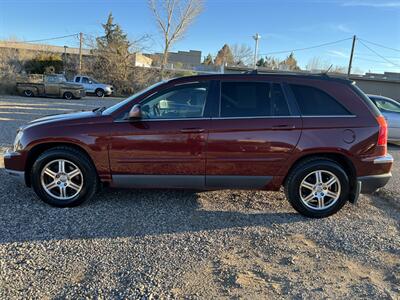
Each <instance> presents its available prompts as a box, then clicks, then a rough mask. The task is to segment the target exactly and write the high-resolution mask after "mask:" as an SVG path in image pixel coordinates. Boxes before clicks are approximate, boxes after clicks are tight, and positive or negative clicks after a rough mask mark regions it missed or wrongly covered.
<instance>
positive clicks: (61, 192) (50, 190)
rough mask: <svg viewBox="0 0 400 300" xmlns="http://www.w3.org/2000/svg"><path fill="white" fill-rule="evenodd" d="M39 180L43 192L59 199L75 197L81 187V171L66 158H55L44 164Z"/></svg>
mask: <svg viewBox="0 0 400 300" xmlns="http://www.w3.org/2000/svg"><path fill="white" fill-rule="evenodd" d="M40 180H41V184H42V187H43V189H44V190H45V192H46V193H47V194H48V195H50V196H51V197H54V198H56V199H59V200H69V199H72V198H74V197H76V196H77V195H78V194H79V193H80V191H81V190H82V187H83V175H82V171H81V170H80V169H79V167H78V166H77V165H75V164H74V163H73V162H71V161H69V160H66V159H56V160H53V161H51V162H49V163H48V164H46V165H45V167H44V168H43V169H42V172H41V176H40Z"/></svg>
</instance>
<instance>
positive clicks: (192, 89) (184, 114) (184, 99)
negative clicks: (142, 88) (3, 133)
mask: <svg viewBox="0 0 400 300" xmlns="http://www.w3.org/2000/svg"><path fill="white" fill-rule="evenodd" d="M207 91H208V84H203V83H199V84H190V85H183V86H178V87H174V88H172V89H169V90H167V91H163V92H161V93H158V94H157V95H155V96H154V97H152V98H151V99H148V100H145V101H144V102H143V103H141V106H142V114H143V119H181V118H200V117H203V114H204V107H205V104H206V98H207Z"/></svg>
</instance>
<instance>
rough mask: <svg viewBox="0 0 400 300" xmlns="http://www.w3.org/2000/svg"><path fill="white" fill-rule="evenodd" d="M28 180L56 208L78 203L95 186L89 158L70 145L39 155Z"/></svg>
mask: <svg viewBox="0 0 400 300" xmlns="http://www.w3.org/2000/svg"><path fill="white" fill-rule="evenodd" d="M31 182H32V186H33V189H34V191H35V192H36V194H37V195H38V196H39V197H40V198H41V199H42V200H43V201H44V202H46V203H48V204H50V205H54V206H59V207H68V206H76V205H79V204H80V203H82V202H83V201H85V200H87V199H89V198H91V197H92V196H93V195H94V193H95V192H96V189H97V185H98V179H97V173H96V170H95V167H94V166H93V164H92V163H91V162H90V160H89V159H88V157H87V156H86V155H85V154H84V153H82V152H80V151H78V150H76V149H74V148H69V147H57V148H52V149H50V150H48V151H46V152H44V153H43V154H42V155H40V156H39V157H38V159H37V160H36V161H35V163H34V164H33V167H32V171H31Z"/></svg>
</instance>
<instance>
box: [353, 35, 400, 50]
mask: <svg viewBox="0 0 400 300" xmlns="http://www.w3.org/2000/svg"><path fill="white" fill-rule="evenodd" d="M359 40H360V41H364V42H366V43H369V44H372V45H375V46H378V47H381V48H385V49H389V50H393V51H397V52H400V49H395V48H392V47H388V46H384V45H381V44H378V43H375V42H371V41H368V40H365V39H360V38H359Z"/></svg>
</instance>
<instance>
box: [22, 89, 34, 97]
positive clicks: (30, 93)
mask: <svg viewBox="0 0 400 300" xmlns="http://www.w3.org/2000/svg"><path fill="white" fill-rule="evenodd" d="M24 96H25V97H33V96H34V94H33V92H32V91H31V90H25V91H24Z"/></svg>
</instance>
